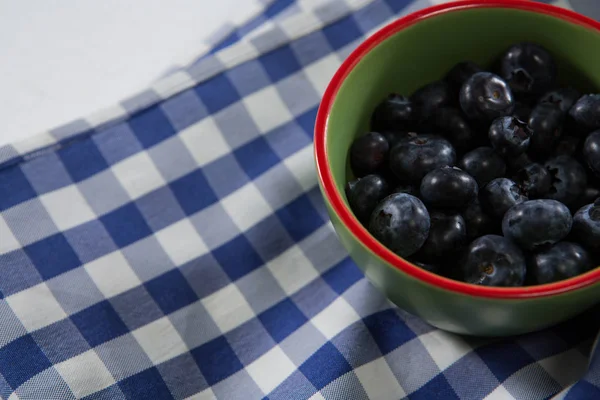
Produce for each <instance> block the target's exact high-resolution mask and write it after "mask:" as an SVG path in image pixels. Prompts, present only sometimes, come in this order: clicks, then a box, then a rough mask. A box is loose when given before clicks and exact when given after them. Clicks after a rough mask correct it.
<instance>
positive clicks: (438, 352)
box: [419, 330, 473, 371]
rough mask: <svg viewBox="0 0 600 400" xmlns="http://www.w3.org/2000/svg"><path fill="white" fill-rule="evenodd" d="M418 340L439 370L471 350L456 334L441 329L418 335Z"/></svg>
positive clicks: (442, 369)
mask: <svg viewBox="0 0 600 400" xmlns="http://www.w3.org/2000/svg"><path fill="white" fill-rule="evenodd" d="M419 340H421V343H423V346H425V348H426V349H427V351H428V352H429V355H430V356H431V358H432V359H433V361H435V363H436V364H437V366H438V368H439V369H440V371H444V370H445V369H446V368H448V367H449V366H451V365H452V364H454V363H455V362H456V361H458V360H460V359H461V358H463V357H464V356H465V355H467V354H469V352H471V351H472V350H473V348H472V347H471V346H469V345H468V344H467V342H465V341H464V340H462V339H461V338H460V337H458V336H457V335H454V334H452V333H447V332H443V331H439V330H436V331H431V332H429V333H426V334H423V335H421V336H419Z"/></svg>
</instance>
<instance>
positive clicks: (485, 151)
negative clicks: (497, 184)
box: [459, 147, 506, 187]
mask: <svg viewBox="0 0 600 400" xmlns="http://www.w3.org/2000/svg"><path fill="white" fill-rule="evenodd" d="M459 167H460V168H462V169H463V170H465V171H466V172H467V173H468V174H469V175H471V176H472V177H473V178H475V181H477V184H478V185H479V187H483V186H485V185H487V184H488V183H489V182H490V181H491V180H493V179H496V178H500V177H502V176H504V174H505V173H506V163H505V162H504V160H503V159H502V157H500V156H499V155H498V153H496V152H495V151H494V149H492V148H491V147H478V148H476V149H475V150H472V151H470V152H468V153H467V154H465V155H464V157H463V158H462V160H460V162H459Z"/></svg>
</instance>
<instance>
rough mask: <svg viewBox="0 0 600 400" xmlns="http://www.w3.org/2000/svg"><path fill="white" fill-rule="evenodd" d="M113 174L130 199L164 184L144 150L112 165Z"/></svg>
mask: <svg viewBox="0 0 600 400" xmlns="http://www.w3.org/2000/svg"><path fill="white" fill-rule="evenodd" d="M112 171H113V173H114V175H115V176H116V177H117V179H118V181H119V182H120V183H121V186H122V187H123V189H125V191H126V192H127V194H128V195H129V198H131V199H137V198H140V197H142V196H143V195H145V194H147V193H150V192H151V191H153V190H155V189H158V188H159V187H161V186H164V184H165V181H164V179H163V177H162V176H161V174H160V172H159V171H158V169H157V168H156V166H155V165H154V163H153V162H152V159H151V158H150V156H149V155H148V153H146V152H141V153H138V154H136V155H133V156H131V157H129V158H126V159H125V160H123V161H121V162H119V163H117V164H116V165H114V166H113V167H112Z"/></svg>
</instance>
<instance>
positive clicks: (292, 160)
mask: <svg viewBox="0 0 600 400" xmlns="http://www.w3.org/2000/svg"><path fill="white" fill-rule="evenodd" d="M283 163H284V164H285V166H286V167H287V169H289V170H290V172H291V174H292V175H293V176H294V178H296V181H297V182H298V184H299V185H300V186H301V187H302V189H304V190H305V191H307V190H309V189H312V188H313V187H315V186H316V185H317V173H316V166H315V160H314V153H313V146H312V144H310V145H308V146H306V147H304V148H303V149H302V150H300V151H298V152H296V153H294V154H293V155H291V156H289V157H288V158H286V159H285V160H283Z"/></svg>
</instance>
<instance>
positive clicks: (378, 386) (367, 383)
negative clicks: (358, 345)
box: [354, 357, 406, 400]
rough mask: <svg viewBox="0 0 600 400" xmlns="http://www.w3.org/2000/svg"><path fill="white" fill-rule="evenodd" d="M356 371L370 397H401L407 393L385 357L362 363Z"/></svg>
mask: <svg viewBox="0 0 600 400" xmlns="http://www.w3.org/2000/svg"><path fill="white" fill-rule="evenodd" d="M354 373H355V374H356V376H357V377H358V380H359V381H360V383H361V385H362V387H363V389H364V390H365V392H367V395H368V396H369V399H373V400H387V399H392V398H394V399H395V398H398V399H401V398H403V397H404V396H406V393H405V392H404V390H403V389H402V387H401V386H400V384H399V383H398V379H396V377H395V376H394V373H393V372H392V370H391V369H390V367H389V365H388V363H387V362H386V361H385V358H383V357H381V358H378V359H376V360H374V361H371V362H370V363H367V364H364V365H361V366H360V367H358V368H357V369H356V370H355V371H354Z"/></svg>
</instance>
